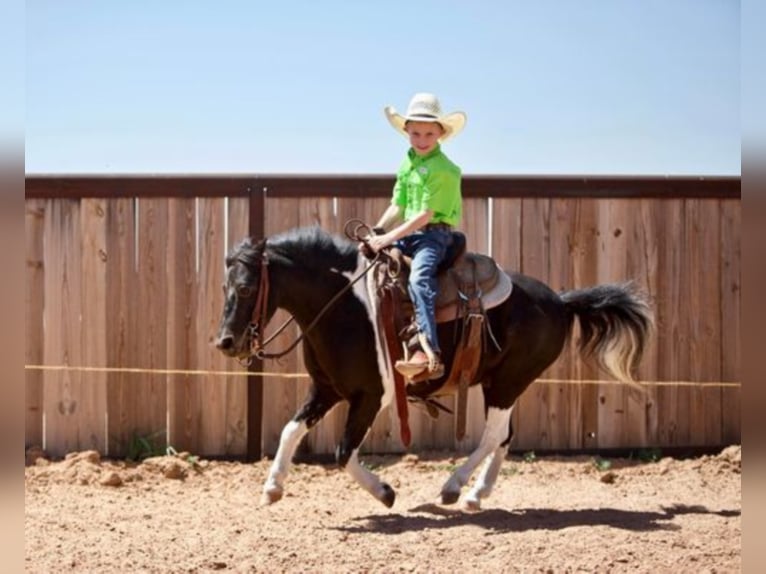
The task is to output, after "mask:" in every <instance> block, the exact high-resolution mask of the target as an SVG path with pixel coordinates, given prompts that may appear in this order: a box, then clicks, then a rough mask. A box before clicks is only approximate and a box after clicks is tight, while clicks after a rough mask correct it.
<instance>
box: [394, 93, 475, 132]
mask: <svg viewBox="0 0 766 574" xmlns="http://www.w3.org/2000/svg"><path fill="white" fill-rule="evenodd" d="M383 111H384V112H385V114H386V118H387V119H388V121H389V123H390V124H391V125H392V126H394V129H395V130H396V131H398V132H399V133H401V134H403V135H405V136H407V135H408V134H407V132H406V131H405V129H404V126H405V124H406V123H407V122H437V123H439V124H441V126H442V127H443V128H444V135H443V136H442V137H441V138H439V141H442V142H444V141H447V140H448V139H449V138H451V137H453V136H456V135H457V134H459V133H460V131H461V130H462V129H463V126H465V122H466V115H465V113H463V112H452V113H450V114H442V107H441V104H439V98H437V97H436V96H435V95H433V94H427V93H418V94H415V95H414V96H412V99H411V100H410V105H409V106H407V113H405V114H404V115H401V114H400V113H398V112H397V111H396V110H395V109H394V108H393V106H386V107H385V108H383Z"/></svg>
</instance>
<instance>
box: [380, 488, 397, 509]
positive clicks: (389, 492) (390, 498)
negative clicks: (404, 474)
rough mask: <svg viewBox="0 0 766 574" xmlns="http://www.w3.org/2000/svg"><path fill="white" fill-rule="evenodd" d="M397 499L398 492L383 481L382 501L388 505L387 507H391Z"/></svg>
mask: <svg viewBox="0 0 766 574" xmlns="http://www.w3.org/2000/svg"><path fill="white" fill-rule="evenodd" d="M395 500H396V492H394V489H393V488H391V487H390V486H389V485H387V484H386V483H383V496H382V497H381V498H380V501H381V502H382V503H383V504H385V505H386V507H387V508H391V507H392V506H393V505H394V501H395Z"/></svg>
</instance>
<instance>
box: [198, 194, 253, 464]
mask: <svg viewBox="0 0 766 574" xmlns="http://www.w3.org/2000/svg"><path fill="white" fill-rule="evenodd" d="M225 215H226V210H225V201H224V199H222V198H200V199H199V206H198V217H199V226H198V227H199V238H198V244H199V270H200V272H199V278H198V283H197V285H198V293H197V295H198V304H197V356H198V360H199V361H200V365H201V366H202V368H204V369H210V370H215V371H222V370H226V369H228V368H229V367H231V360H230V359H227V358H226V357H225V356H224V355H223V354H222V353H220V352H219V351H218V350H217V349H216V348H215V346H214V345H213V342H214V338H215V334H216V332H217V330H218V323H219V321H220V318H221V311H222V309H223V291H222V289H221V282H222V281H223V276H224V275H223V273H224V268H225V267H224V257H225V250H226V243H227V235H226V232H225V224H224V218H225ZM203 385H204V386H201V387H200V391H201V392H203V396H204V409H203V410H202V412H201V413H200V417H199V428H200V447H199V448H200V454H212V453H222V454H234V453H231V452H230V449H231V442H230V441H231V440H232V437H233V436H236V435H237V430H236V429H237V428H238V427H237V425H238V424H239V426H240V431H239V433H240V434H241V433H244V429H245V423H244V421H243V420H239V421H237V420H235V421H233V422H232V421H230V420H229V417H228V414H229V413H228V411H227V409H228V404H227V394H228V392H227V381H226V378H225V377H214V378H211V379H210V380H209V381H204V383H203ZM232 430H233V431H234V432H233V433H232ZM243 437H244V435H243V434H242V435H241V436H240V440H239V442H240V444H242V439H243ZM227 439H228V440H227ZM236 454H242V453H241V452H240V453H236Z"/></svg>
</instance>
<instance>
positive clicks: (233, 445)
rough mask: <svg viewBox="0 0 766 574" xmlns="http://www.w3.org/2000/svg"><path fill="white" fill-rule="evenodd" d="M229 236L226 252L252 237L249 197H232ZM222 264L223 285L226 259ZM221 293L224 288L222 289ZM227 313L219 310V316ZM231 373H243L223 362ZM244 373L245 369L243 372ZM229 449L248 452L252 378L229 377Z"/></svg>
mask: <svg viewBox="0 0 766 574" xmlns="http://www.w3.org/2000/svg"><path fill="white" fill-rule="evenodd" d="M228 221H229V229H228V237H227V245H226V252H228V251H229V250H230V249H231V248H232V247H233V246H234V245H235V244H237V243H239V242H240V241H241V240H242V239H243V238H245V237H247V236H248V230H249V226H250V210H249V201H248V200H247V199H245V198H229V200H228ZM221 261H222V263H221V265H220V269H221V280H220V282H223V270H224V264H223V260H221ZM219 290H220V287H219ZM222 311H223V308H222V307H221V308H219V310H218V313H219V316H220V313H221V312H222ZM222 365H223V368H224V369H225V370H227V371H237V370H239V369H238V368H237V366H236V365H233V364H232V361H230V360H223V361H222ZM243 370H244V369H243ZM225 380H226V438H225V444H226V450H227V452H228V453H231V454H235V455H240V454H245V453H246V452H247V420H248V418H247V417H248V413H247V386H248V378H247V377H243V376H237V375H228V376H227V377H226V379H225Z"/></svg>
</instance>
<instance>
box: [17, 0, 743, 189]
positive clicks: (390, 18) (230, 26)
mask: <svg viewBox="0 0 766 574" xmlns="http://www.w3.org/2000/svg"><path fill="white" fill-rule="evenodd" d="M417 91H431V92H434V93H436V94H437V95H438V96H439V98H440V99H441V101H442V105H443V107H444V108H445V111H451V110H457V109H459V110H463V111H465V112H466V113H467V114H468V124H467V126H466V129H465V131H464V132H463V133H462V134H461V135H460V136H459V137H458V138H456V139H455V140H453V141H450V142H448V143H447V144H445V146H444V149H445V151H446V152H447V154H448V155H449V156H450V157H451V158H452V159H453V160H454V161H455V162H456V163H458V164H459V165H460V166H461V167H462V168H463V171H464V173H466V174H472V173H477V174H478V173H496V174H643V175H690V174H694V175H731V174H739V173H740V165H741V164H740V5H739V2H734V1H725V0H633V1H628V0H578V1H574V0H573V1H568V0H559V1H550V0H534V1H533V0H528V1H525V2H518V1H514V0H498V1H489V0H484V1H482V0H475V1H471V2H469V1H450V0H441V1H440V2H435V1H431V0H418V1H400V0H387V1H386V2H373V1H369V2H361V1H356V2H355V1H352V0H346V1H341V0H313V1H312V0H304V1H295V0H280V1H278V2H277V1H274V0H269V1H268V2H266V1H250V2H247V1H235V0H221V1H216V2H213V1H212V0H211V1H205V2H202V1H184V2H182V1H172V0H166V1H164V2H154V1H143V0H134V1H131V2H98V1H95V0H92V1H82V0H68V1H67V2H60V1H56V0H45V1H43V0H30V1H28V2H27V3H26V99H25V103H26V109H25V112H26V122H25V160H26V172H27V173H393V172H394V171H395V169H396V168H397V166H398V164H399V163H400V161H401V158H402V156H403V154H404V152H405V151H406V147H407V143H406V140H405V139H404V138H403V137H401V136H399V135H397V133H396V132H394V130H393V129H392V128H391V127H390V126H389V125H388V123H387V122H386V120H385V118H384V116H383V113H382V108H383V106H385V105H387V104H391V105H394V106H395V107H396V108H397V109H399V110H404V109H405V108H406V106H407V102H408V101H409V99H410V96H411V95H412V94H413V93H414V92H417Z"/></svg>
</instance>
